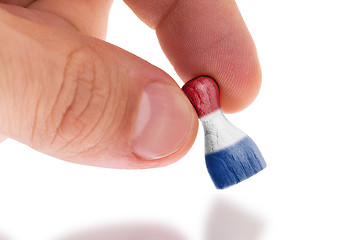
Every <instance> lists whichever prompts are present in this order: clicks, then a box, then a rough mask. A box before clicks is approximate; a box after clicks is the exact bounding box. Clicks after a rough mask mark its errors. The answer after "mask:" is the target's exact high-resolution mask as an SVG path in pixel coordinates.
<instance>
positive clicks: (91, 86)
mask: <svg viewBox="0 0 341 240" xmlns="http://www.w3.org/2000/svg"><path fill="white" fill-rule="evenodd" d="M125 2H126V3H127V4H128V6H129V7H130V8H131V9H132V10H133V11H134V12H135V13H136V14H137V16H138V17H139V18H140V19H141V20H143V21H144V22H145V23H146V24H148V25H149V26H150V27H152V28H154V29H155V30H156V34H157V36H158V38H159V41H160V44H161V46H162V48H163V50H164V52H165V54H166V55H167V57H168V59H169V60H170V62H171V63H172V65H173V66H174V68H175V70H176V71H177V73H178V74H179V76H180V77H181V79H183V80H184V81H187V80H190V79H191V78H193V77H196V76H199V75H209V76H211V77H213V78H215V79H216V80H217V82H218V83H219V85H220V89H221V91H222V92H221V104H222V109H223V110H224V111H225V112H235V111H239V110H241V109H243V108H245V107H246V106H248V105H249V104H250V103H251V102H252V101H253V99H254V98H255V97H256V95H257V93H258V90H259V87H260V82H261V73H260V67H259V62H258V59H257V53H256V50H255V46H254V43H253V41H252V39H251V36H250V35H249V32H248V30H247V28H246V26H245V24H244V22H243V20H242V17H241V15H240V13H239V11H238V8H237V6H236V4H235V2H234V1H232V0H218V1H207V0H196V1H183V0H178V1H177V0H173V1H170V0H126V1H125ZM111 4H112V1H110V0H36V1H32V0H0V42H1V44H2V46H1V48H0V135H1V134H2V135H4V136H5V137H9V138H12V139H15V140H17V141H20V142H22V143H24V144H26V145H28V146H30V147H32V148H34V149H36V150H38V151H40V152H43V153H46V154H49V155H51V156H54V157H57V158H60V159H63V160H67V161H70V162H75V163H80V164H88V165H95V166H101V167H112V168H149V167H158V166H164V165H168V164H170V163H172V162H174V161H176V160H178V159H179V158H181V157H182V156H183V155H184V154H185V153H186V152H187V151H188V150H189V148H190V147H191V145H192V144H193V142H194V139H195V136H196V131H197V127H198V121H197V116H196V113H195V112H194V110H193V108H192V106H191V105H190V102H189V101H188V100H187V98H186V97H185V95H184V94H183V93H182V91H181V89H180V88H179V87H178V86H177V85H176V83H175V82H174V80H173V79H172V78H171V77H170V76H168V75H167V74H166V73H165V72H163V71H162V70H160V69H158V68H156V67H155V66H152V65H151V64H149V63H147V62H145V61H144V60H142V59H140V58H138V57H136V56H134V55H133V54H131V53H128V52H126V51H124V50H122V49H120V48H118V47H116V46H113V45H111V44H109V43H106V42H105V41H103V40H100V39H104V38H105V34H106V25H107V18H108V13H109V9H110V6H111ZM122 24H124V23H122Z"/></svg>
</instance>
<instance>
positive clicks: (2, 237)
mask: <svg viewBox="0 0 341 240" xmlns="http://www.w3.org/2000/svg"><path fill="white" fill-rule="evenodd" d="M0 240H10V239H9V238H7V237H5V236H4V235H2V234H1V233H0Z"/></svg>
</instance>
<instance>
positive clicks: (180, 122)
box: [132, 82, 195, 160]
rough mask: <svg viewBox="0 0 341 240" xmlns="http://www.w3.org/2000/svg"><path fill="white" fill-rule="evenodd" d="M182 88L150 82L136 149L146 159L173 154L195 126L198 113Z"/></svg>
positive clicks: (144, 96)
mask: <svg viewBox="0 0 341 240" xmlns="http://www.w3.org/2000/svg"><path fill="white" fill-rule="evenodd" d="M191 108H192V107H191V105H190V103H189V101H188V100H187V99H186V98H185V96H184V95H182V93H181V90H180V89H177V88H175V87H172V86H169V85H166V84H163V83H159V82H152V83H149V84H148V85H147V86H146V87H145V89H144V92H143V94H142V98H141V101H140V106H139V111H138V115H137V120H136V124H135V132H134V136H133V142H132V151H133V153H134V154H135V155H137V156H138V157H140V158H143V159H146V160H154V159H159V158H162V157H166V156H169V155H171V154H173V153H175V152H176V151H177V150H179V149H180V148H181V146H182V145H183V144H184V142H185V141H186V139H187V138H188V137H189V135H190V132H191V131H192V128H193V123H194V119H195V115H194V114H193V110H192V109H191Z"/></svg>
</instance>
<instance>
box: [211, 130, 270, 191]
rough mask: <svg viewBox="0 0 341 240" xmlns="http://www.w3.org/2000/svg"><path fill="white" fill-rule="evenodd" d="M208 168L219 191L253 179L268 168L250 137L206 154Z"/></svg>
mask: <svg viewBox="0 0 341 240" xmlns="http://www.w3.org/2000/svg"><path fill="white" fill-rule="evenodd" d="M205 158H206V166H207V170H208V172H209V173H210V175H211V178H212V180H213V182H214V184H215V186H216V187H217V188H218V189H223V188H226V187H229V186H231V185H233V184H236V183H239V182H240V181H243V180H245V179H246V178H249V177H251V176H252V175H254V174H256V173H257V172H259V171H261V170H262V169H264V168H265V167H266V163H265V161H264V158H263V156H262V154H261V153H260V151H259V149H258V147H257V146H256V144H255V143H254V142H253V141H252V139H251V138H249V137H248V136H246V137H244V138H242V139H241V140H240V141H239V142H237V143H235V144H234V145H232V146H229V147H227V148H224V149H222V150H220V151H217V152H214V153H210V154H206V156H205Z"/></svg>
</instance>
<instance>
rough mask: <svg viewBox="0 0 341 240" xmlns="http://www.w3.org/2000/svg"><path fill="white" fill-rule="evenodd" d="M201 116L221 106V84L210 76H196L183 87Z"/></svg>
mask: <svg viewBox="0 0 341 240" xmlns="http://www.w3.org/2000/svg"><path fill="white" fill-rule="evenodd" d="M182 90H183V91H184V92H185V94H186V95H187V97H188V99H189V100H190V101H191V103H192V104H193V106H194V108H195V110H196V111H197V113H198V116H199V118H200V117H203V116H205V115H207V114H210V113H212V112H214V111H215V110H218V109H219V108H220V97H219V86H218V84H217V83H216V82H215V81H214V80H213V79H212V78H210V77H207V76H200V77H197V78H194V79H192V80H190V81H188V82H187V83H185V85H184V86H183V87H182Z"/></svg>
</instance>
